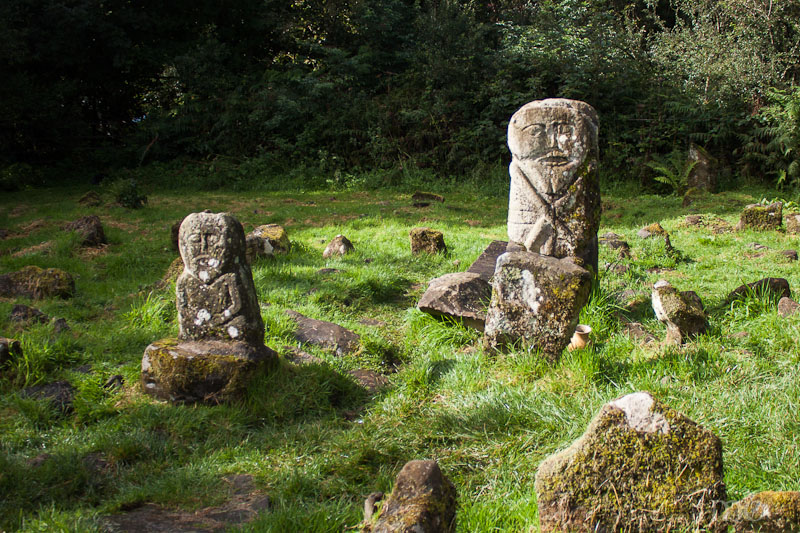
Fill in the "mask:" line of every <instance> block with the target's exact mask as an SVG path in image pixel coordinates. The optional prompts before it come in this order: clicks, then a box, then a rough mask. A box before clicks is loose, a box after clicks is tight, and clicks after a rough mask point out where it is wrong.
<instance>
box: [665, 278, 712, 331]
mask: <svg viewBox="0 0 800 533" xmlns="http://www.w3.org/2000/svg"><path fill="white" fill-rule="evenodd" d="M652 301H653V311H654V312H655V314H656V317H657V318H658V319H659V320H660V321H661V322H664V323H665V324H666V325H667V342H672V343H675V344H681V343H683V342H686V340H688V339H689V338H692V337H695V336H697V335H700V334H702V333H705V331H706V330H707V329H708V318H707V317H706V313H705V311H704V310H703V302H702V301H701V300H700V297H699V296H698V295H697V293H696V292H694V291H683V292H678V291H677V290H676V289H675V287H673V286H672V285H670V283H669V282H668V281H666V280H663V279H662V280H658V281H657V282H656V283H655V285H653V293H652Z"/></svg>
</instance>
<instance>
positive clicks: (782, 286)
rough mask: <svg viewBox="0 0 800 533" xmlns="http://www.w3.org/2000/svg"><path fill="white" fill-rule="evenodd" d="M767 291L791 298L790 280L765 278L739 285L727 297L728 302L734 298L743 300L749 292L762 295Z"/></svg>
mask: <svg viewBox="0 0 800 533" xmlns="http://www.w3.org/2000/svg"><path fill="white" fill-rule="evenodd" d="M766 293H771V294H773V295H775V296H776V297H778V298H784V297H786V298H791V297H792V290H791V289H790V288H789V282H788V281H787V280H786V279H784V278H763V279H760V280H758V281H754V282H753V283H747V284H745V285H739V286H738V287H736V288H735V289H733V290H732V291H731V292H730V293H729V294H728V297H727V298H726V299H725V302H726V304H728V303H731V302H733V301H734V300H741V299H742V298H745V297H746V296H747V295H749V294H753V295H756V296H762V295H764V294H766Z"/></svg>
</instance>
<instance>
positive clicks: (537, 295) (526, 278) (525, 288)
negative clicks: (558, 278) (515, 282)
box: [522, 270, 544, 314]
mask: <svg viewBox="0 0 800 533" xmlns="http://www.w3.org/2000/svg"><path fill="white" fill-rule="evenodd" d="M522 300H523V301H524V302H525V304H526V305H527V306H528V307H529V308H530V309H531V311H533V313H534V314H536V313H538V312H539V307H540V306H541V305H542V301H543V300H544V296H542V289H540V288H539V287H537V286H536V280H535V279H534V278H533V274H531V271H530V270H523V271H522Z"/></svg>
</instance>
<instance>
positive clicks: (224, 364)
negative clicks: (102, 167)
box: [142, 212, 277, 403]
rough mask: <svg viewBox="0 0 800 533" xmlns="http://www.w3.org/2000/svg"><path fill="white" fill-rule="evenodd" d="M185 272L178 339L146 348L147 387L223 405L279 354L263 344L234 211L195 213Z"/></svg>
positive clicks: (183, 243)
mask: <svg viewBox="0 0 800 533" xmlns="http://www.w3.org/2000/svg"><path fill="white" fill-rule="evenodd" d="M178 245H179V248H180V251H181V257H182V258H183V265H184V269H183V273H182V274H181V275H180V276H179V277H178V280H177V282H176V284H175V288H176V292H177V307H178V322H179V325H180V333H179V339H162V340H160V341H157V342H154V343H153V344H151V345H150V346H148V347H147V348H146V349H145V352H144V357H143V358H142V385H143V387H144V391H145V392H146V393H147V394H151V395H153V396H156V397H159V398H163V399H166V400H170V401H172V402H174V403H191V402H198V401H200V402H205V403H218V402H222V401H227V400H228V399H231V398H234V397H237V396H239V395H241V393H242V392H243V391H244V389H245V388H246V386H247V383H248V382H249V380H250V378H251V376H253V375H254V374H255V373H256V372H257V371H258V369H259V368H260V367H262V365H263V364H265V363H267V362H269V361H274V360H275V359H276V356H277V354H276V353H275V352H274V351H273V350H271V349H269V348H267V347H266V346H264V321H263V320H262V318H261V313H260V312H259V305H258V298H257V297H256V289H255V285H254V284H253V275H252V273H251V272H250V267H249V266H248V263H247V261H246V260H245V236H244V230H243V229H242V225H241V224H240V223H239V221H238V220H236V219H235V218H233V217H232V216H231V215H229V214H227V213H209V212H205V213H193V214H191V215H189V216H187V217H186V218H185V219H184V220H183V223H182V224H181V227H180V232H179V238H178Z"/></svg>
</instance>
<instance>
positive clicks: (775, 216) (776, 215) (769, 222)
mask: <svg viewBox="0 0 800 533" xmlns="http://www.w3.org/2000/svg"><path fill="white" fill-rule="evenodd" d="M782 223H783V204H782V203H781V202H774V203H771V204H769V205H761V204H750V205H748V206H746V207H745V208H744V210H743V211H742V214H741V216H740V217H739V223H738V224H737V225H736V229H738V230H743V229H755V230H774V229H780V227H781V224H782Z"/></svg>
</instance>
